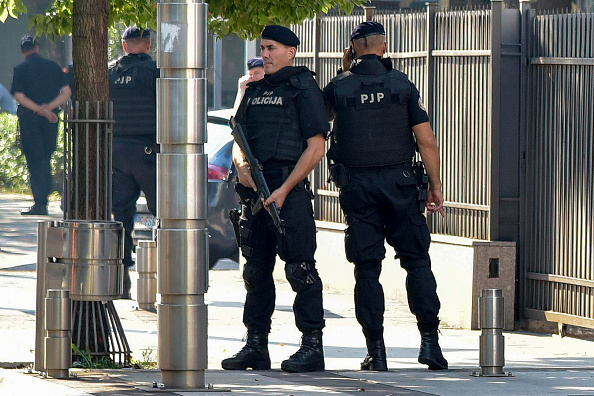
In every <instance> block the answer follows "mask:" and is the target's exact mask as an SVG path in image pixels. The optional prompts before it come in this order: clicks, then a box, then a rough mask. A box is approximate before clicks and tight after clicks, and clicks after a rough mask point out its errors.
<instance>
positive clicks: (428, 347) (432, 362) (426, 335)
mask: <svg viewBox="0 0 594 396" xmlns="http://www.w3.org/2000/svg"><path fill="white" fill-rule="evenodd" d="M418 361H419V363H421V364H426V365H428V366H429V370H446V369H447V368H448V361H447V360H445V358H444V357H443V355H442V353H441V348H440V347H439V343H438V337H437V329H435V330H432V331H426V332H423V331H422V332H421V349H420V350H419V359H418Z"/></svg>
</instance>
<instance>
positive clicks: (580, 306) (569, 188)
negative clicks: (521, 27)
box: [524, 13, 594, 328]
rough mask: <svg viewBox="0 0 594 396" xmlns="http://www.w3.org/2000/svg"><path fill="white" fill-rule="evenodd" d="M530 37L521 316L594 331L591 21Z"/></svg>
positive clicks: (557, 18) (573, 20) (568, 19)
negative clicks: (523, 275)
mask: <svg viewBox="0 0 594 396" xmlns="http://www.w3.org/2000/svg"><path fill="white" fill-rule="evenodd" d="M528 29H529V35H530V38H531V40H530V44H531V45H530V47H529V53H528V60H529V66H528V68H529V73H528V74H529V78H528V90H529V92H530V93H531V95H530V97H529V102H528V114H529V115H528V125H527V142H526V146H527V150H526V191H527V194H526V195H527V198H526V201H525V202H526V226H525V236H526V237H525V241H526V243H525V250H524V262H525V276H526V280H525V316H526V317H528V318H532V319H538V320H549V321H554V322H558V323H560V324H573V325H580V326H586V327H591V328H594V266H593V260H594V242H593V241H594V212H593V209H592V203H593V202H594V188H593V186H594V151H593V147H594V127H593V125H594V92H593V89H592V87H594V14H551V15H534V14H533V13H530V16H529V18H528Z"/></svg>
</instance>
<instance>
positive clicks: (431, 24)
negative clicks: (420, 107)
mask: <svg viewBox="0 0 594 396" xmlns="http://www.w3.org/2000/svg"><path fill="white" fill-rule="evenodd" d="M425 6H426V7H427V37H426V39H425V45H426V47H427V58H426V62H427V65H426V67H427V73H426V80H425V97H424V98H423V101H424V102H425V106H426V107H427V110H428V111H427V115H428V116H429V122H430V123H431V125H432V126H433V127H434V128H435V123H434V120H435V118H434V114H435V112H434V109H433V104H434V103H435V98H434V97H433V94H434V91H435V61H434V57H433V50H434V49H435V12H436V11H437V4H435V3H425Z"/></svg>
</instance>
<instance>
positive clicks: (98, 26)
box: [68, 0, 111, 220]
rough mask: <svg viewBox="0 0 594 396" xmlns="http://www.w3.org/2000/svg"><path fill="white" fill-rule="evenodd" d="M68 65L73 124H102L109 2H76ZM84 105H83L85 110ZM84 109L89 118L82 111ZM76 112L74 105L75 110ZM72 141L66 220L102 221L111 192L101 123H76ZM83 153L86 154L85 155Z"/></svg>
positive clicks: (106, 89) (106, 86) (106, 93)
mask: <svg viewBox="0 0 594 396" xmlns="http://www.w3.org/2000/svg"><path fill="white" fill-rule="evenodd" d="M72 23H73V26H72V61H73V64H74V86H75V92H74V98H75V100H76V101H78V103H79V104H80V109H79V112H78V114H74V119H75V120H76V119H79V120H80V119H87V120H105V119H106V108H107V106H108V103H109V76H108V70H107V40H108V23H109V0H76V1H74V2H73V16H72ZM87 103H88V104H87ZM87 106H88V112H87V111H86V109H87ZM74 109H75V110H76V105H75V106H74ZM76 125H78V130H79V132H78V133H77V137H75V138H74V139H73V144H74V145H75V147H74V155H73V173H74V174H73V175H72V176H73V177H74V178H76V179H77V180H78V182H77V183H74V182H73V181H71V183H70V185H71V186H72V189H73V190H74V189H76V190H77V191H71V193H72V196H73V197H74V196H78V197H79V199H78V200H74V199H72V200H71V201H70V202H69V210H68V212H69V217H70V218H71V219H90V220H105V219H108V218H109V216H110V214H109V213H106V211H108V208H106V205H105V202H106V201H107V200H106V199H105V197H106V194H109V193H110V191H111V188H106V185H105V181H106V176H105V167H106V166H107V164H108V162H107V161H106V157H107V151H106V147H105V144H103V142H104V141H105V133H106V132H105V130H106V124H105V123H101V122H99V123H87V124H84V123H78V124H76ZM87 153H88V154H87Z"/></svg>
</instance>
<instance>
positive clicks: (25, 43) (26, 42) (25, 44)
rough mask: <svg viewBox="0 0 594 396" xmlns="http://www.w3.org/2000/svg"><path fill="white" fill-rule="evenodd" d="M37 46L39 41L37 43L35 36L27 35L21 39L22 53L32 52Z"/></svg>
mask: <svg viewBox="0 0 594 396" xmlns="http://www.w3.org/2000/svg"><path fill="white" fill-rule="evenodd" d="M36 45H37V41H35V37H33V36H29V35H25V36H23V38H22V39H21V51H22V52H27V51H31V50H32V49H33V48H35V46H36Z"/></svg>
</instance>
